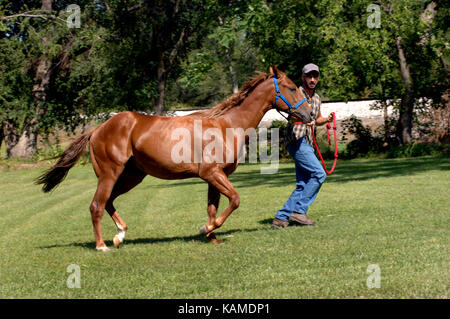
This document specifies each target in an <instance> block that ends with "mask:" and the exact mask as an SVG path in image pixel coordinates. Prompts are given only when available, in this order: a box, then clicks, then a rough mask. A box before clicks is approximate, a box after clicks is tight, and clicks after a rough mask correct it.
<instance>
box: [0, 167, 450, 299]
mask: <svg viewBox="0 0 450 319" xmlns="http://www.w3.org/2000/svg"><path fill="white" fill-rule="evenodd" d="M449 164H450V160H449V159H446V158H444V159H442V158H421V159H413V160H405V161H398V160H382V161H376V160H375V161H349V162H348V161H340V162H339V163H338V169H339V170H338V169H337V170H336V174H335V175H332V176H329V177H328V180H327V182H326V183H325V184H324V186H323V188H322V190H321V192H320V193H319V196H318V198H317V201H316V202H315V203H314V205H313V206H312V207H311V208H310V212H309V214H310V215H311V217H312V218H313V219H315V220H316V221H317V226H315V227H310V228H307V227H288V228H286V229H283V230H280V231H277V230H274V231H272V230H269V227H270V223H271V220H272V219H273V216H274V214H275V212H276V210H277V209H279V208H280V207H281V206H282V205H283V204H284V201H285V200H286V199H287V197H288V196H289V195H290V193H291V192H292V190H293V186H294V180H295V173H294V170H293V166H292V165H293V164H292V163H281V164H280V169H279V173H278V174H275V175H273V176H263V175H260V174H259V168H260V166H259V165H243V166H241V167H239V168H238V170H237V172H236V173H235V174H233V175H232V183H233V184H234V185H235V187H236V189H237V190H238V192H239V194H240V195H241V206H240V207H239V209H238V210H237V211H236V212H234V213H233V214H232V215H231V217H230V218H229V219H228V220H227V222H226V223H225V225H224V226H223V227H222V228H221V229H219V230H218V231H217V234H218V237H219V238H220V239H223V240H224V242H225V243H224V244H223V245H210V244H206V243H205V242H204V239H203V238H202V237H200V236H198V229H199V227H200V226H201V225H203V224H204V223H205V222H206V220H207V215H206V196H207V184H206V183H204V182H203V181H201V180H195V179H189V180H182V181H163V180H158V179H155V178H152V177H147V178H146V180H144V182H143V183H142V184H141V185H139V186H138V187H136V189H134V190H133V191H131V192H130V193H128V194H126V195H123V196H122V197H120V198H119V199H118V200H117V205H116V206H117V208H118V210H119V212H120V213H121V215H122V217H123V218H124V219H125V221H126V222H127V223H128V225H129V227H130V231H129V232H128V234H127V237H126V239H125V245H124V246H123V248H121V249H118V250H116V249H113V250H112V252H111V253H108V254H100V253H97V252H95V250H94V247H95V243H94V239H93V234H92V225H91V222H90V216H89V211H88V205H89V203H90V200H91V196H92V194H89V195H87V194H86V195H85V196H86V198H82V197H83V196H84V195H80V194H79V195H80V199H79V203H76V202H75V203H72V202H70V201H69V202H65V203H64V205H63V206H65V207H66V205H68V206H71V205H74V207H75V206H78V208H77V209H76V213H74V214H69V215H64V220H62V224H63V226H61V230H59V229H58V221H57V217H58V215H56V214H57V213H56V211H57V209H56V207H53V206H52V207H51V210H52V211H53V212H52V214H51V215H52V216H53V217H55V219H54V220H55V223H48V220H47V222H46V225H51V227H50V228H51V232H47V233H48V235H46V234H47V233H46V232H45V229H44V228H45V225H42V224H39V223H38V221H36V220H35V221H36V224H35V225H34V227H32V226H31V224H33V223H30V227H29V228H27V231H29V232H32V233H34V234H40V235H39V239H38V240H37V241H35V242H34V243H32V244H31V245H23V244H19V242H18V241H14V240H13V241H11V243H10V245H2V246H1V248H0V249H1V253H2V255H3V256H5V257H4V258H2V259H1V260H0V278H1V281H0V296H1V297H6V298H11V297H19V298H23V297H39V298H124V297H125V298H360V297H370V298H436V297H437V298H448V292H449V286H448V282H450V274H449V267H448V266H449V254H448V248H449V239H448V238H450V229H449V223H448V222H449V213H450V211H449V207H448V206H446V205H445V203H446V202H448V194H447V193H446V192H443V191H442V189H445V188H447V189H448V181H449V177H450V174H449V170H448V167H449ZM396 167H398V168H399V170H400V172H401V173H398V172H397V169H396ZM72 172H73V174H72ZM71 174H72V175H69V177H68V179H67V181H65V183H66V184H63V185H65V187H67V189H68V190H69V189H72V188H73V189H75V188H78V187H79V186H78V185H77V186H73V184H72V181H71V180H70V178H71V176H73V177H74V180H76V183H74V184H78V180H79V179H80V178H81V179H83V178H86V181H87V183H86V185H92V184H91V180H92V179H91V178H92V171H91V169H90V168H86V167H76V168H74V171H71ZM94 178H95V176H94ZM411 180H412V182H411ZM428 180H431V181H432V182H428ZM63 185H62V186H63ZM89 187H93V188H94V189H95V180H94V183H93V185H92V186H89ZM61 190H63V188H61V189H58V190H56V191H55V194H56V193H57V192H58V191H61ZM64 192H65V191H64ZM69 193H70V194H71V195H72V196H75V197H78V195H76V194H75V193H73V192H69ZM74 194H75V195H74ZM85 201H87V203H86V202H85ZM227 204H228V200H227V199H225V198H223V197H222V200H221V205H220V209H219V210H220V211H223V209H224V208H225V207H226V206H227ZM27 205H28V204H26V206H27ZM428 206H431V207H432V208H434V209H433V210H432V211H429V212H426V218H425V219H424V220H423V221H422V222H421V223H417V220H420V217H423V210H424V209H425V208H426V207H428ZM15 213H16V214H17V213H18V212H15ZM64 214H65V213H64ZM53 217H52V218H53ZM102 226H104V227H103V230H104V236H105V239H107V240H108V244H109V245H111V239H112V236H113V235H114V234H115V227H114V225H113V223H112V221H111V219H110V218H109V216H108V215H107V214H106V213H105V216H104V218H103V222H102ZM41 235H42V236H41ZM53 242H55V243H53ZM18 248H20V249H18ZM72 263H75V264H77V265H79V266H80V267H81V276H82V277H81V283H82V288H81V289H68V288H67V286H66V279H67V276H68V273H67V272H66V268H67V266H68V265H69V264H72ZM369 264H378V265H379V266H380V268H381V288H379V289H368V288H367V286H366V279H367V277H368V274H367V272H366V269H367V266H368V265H369Z"/></svg>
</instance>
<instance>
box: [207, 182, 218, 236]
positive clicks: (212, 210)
mask: <svg viewBox="0 0 450 319" xmlns="http://www.w3.org/2000/svg"><path fill="white" fill-rule="evenodd" d="M219 201H220V192H219V190H218V189H217V188H215V187H214V186H212V185H211V184H208V209H207V211H208V225H215V223H216V215H217V209H218V208H219ZM205 233H206V232H205ZM206 238H207V240H208V241H209V242H212V243H216V244H220V243H222V241H221V240H218V239H217V238H216V235H215V234H214V232H213V231H212V232H210V233H209V234H207V235H206Z"/></svg>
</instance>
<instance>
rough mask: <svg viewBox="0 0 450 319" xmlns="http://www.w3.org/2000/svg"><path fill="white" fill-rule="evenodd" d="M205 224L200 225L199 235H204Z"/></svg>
mask: <svg viewBox="0 0 450 319" xmlns="http://www.w3.org/2000/svg"><path fill="white" fill-rule="evenodd" d="M206 229H207V228H206V225H203V226H202V227H200V235H206V233H207V231H206Z"/></svg>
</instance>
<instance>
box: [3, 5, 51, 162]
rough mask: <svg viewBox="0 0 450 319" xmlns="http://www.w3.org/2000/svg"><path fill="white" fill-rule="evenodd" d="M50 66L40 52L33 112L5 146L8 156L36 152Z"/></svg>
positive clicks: (43, 39)
mask: <svg viewBox="0 0 450 319" xmlns="http://www.w3.org/2000/svg"><path fill="white" fill-rule="evenodd" d="M41 10H42V11H51V10H52V2H51V0H42V6H41ZM47 41H48V38H47V37H43V38H42V44H43V46H45V45H46V43H47ZM50 67H51V62H50V61H49V58H48V57H47V56H46V55H45V54H42V56H41V57H40V58H39V61H38V66H37V68H36V77H35V81H34V84H33V90H32V95H33V103H34V107H35V114H33V115H32V116H31V117H29V118H28V119H27V120H26V122H25V125H24V128H23V130H22V132H21V134H20V137H19V138H18V139H17V138H11V139H10V141H9V142H10V143H13V144H9V147H7V149H9V152H8V157H19V158H30V157H32V156H34V155H35V154H36V153H37V136H38V133H37V125H38V117H39V116H41V115H43V113H44V110H43V109H42V103H44V102H45V101H46V99H47V91H48V87H49V83H50V77H51V70H50V69H51V68H50ZM9 129H10V133H11V134H12V135H14V134H17V130H16V129H15V130H12V128H11V126H9Z"/></svg>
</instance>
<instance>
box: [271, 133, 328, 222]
mask: <svg viewBox="0 0 450 319" xmlns="http://www.w3.org/2000/svg"><path fill="white" fill-rule="evenodd" d="M287 149H288V151H289V154H290V155H291V156H292V157H293V158H294V160H295V173H296V174H295V175H296V179H297V183H296V184H297V188H296V189H295V190H294V191H293V192H292V195H291V197H289V199H288V200H287V201H286V203H285V204H284V206H283V208H282V209H280V210H279V211H278V212H277V214H276V215H275V218H278V219H281V220H286V221H287V220H289V216H291V214H292V212H296V213H300V214H306V212H307V211H308V207H309V206H310V205H311V204H312V203H313V202H314V200H315V199H316V196H317V194H318V193H319V190H320V187H321V186H322V184H323V182H324V181H325V178H326V176H327V174H326V173H325V171H324V169H323V168H322V165H321V164H320V162H319V160H318V159H317V157H316V155H315V154H314V148H313V147H312V146H311V145H309V144H308V143H306V140H305V138H300V139H298V140H297V142H295V141H294V142H291V143H290V144H289V145H288V147H287Z"/></svg>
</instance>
